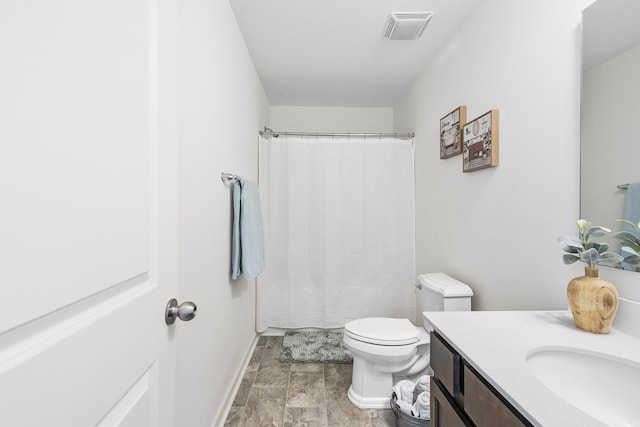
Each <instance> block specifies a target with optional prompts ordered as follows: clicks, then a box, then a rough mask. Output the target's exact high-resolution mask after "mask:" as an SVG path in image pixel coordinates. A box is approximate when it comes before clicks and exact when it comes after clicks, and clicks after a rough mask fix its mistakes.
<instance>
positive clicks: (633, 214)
mask: <svg viewBox="0 0 640 427" xmlns="http://www.w3.org/2000/svg"><path fill="white" fill-rule="evenodd" d="M624 219H626V220H627V221H629V222H632V223H634V224H638V223H639V222H640V182H634V183H633V184H629V188H627V201H626V203H625V210H624ZM622 229H623V230H626V231H629V232H631V233H633V232H634V228H633V227H631V226H630V225H629V224H625V225H624V226H623V227H622ZM620 254H621V255H622V256H627V255H629V254H628V253H627V252H625V251H624V250H623V251H621V253H620ZM622 268H624V269H625V270H632V271H635V269H636V266H635V265H631V264H628V263H626V262H623V263H622Z"/></svg>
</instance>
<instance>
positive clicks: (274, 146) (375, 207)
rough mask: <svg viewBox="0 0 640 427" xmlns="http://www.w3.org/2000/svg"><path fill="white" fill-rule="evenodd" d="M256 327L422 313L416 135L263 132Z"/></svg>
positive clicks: (328, 324)
mask: <svg viewBox="0 0 640 427" xmlns="http://www.w3.org/2000/svg"><path fill="white" fill-rule="evenodd" d="M259 159H260V160H259V162H260V163H259V186H260V197H261V199H262V206H263V222H264V237H265V249H266V265H267V267H266V270H265V272H264V273H263V274H262V275H260V276H259V278H258V282H257V300H256V307H257V313H256V330H257V331H258V332H259V333H262V332H265V331H266V330H267V329H269V328H276V329H299V328H323V329H330V328H341V327H343V326H344V324H345V323H346V322H348V321H351V320H354V319H358V318H362V317H404V318H413V315H414V311H415V310H414V286H413V284H414V277H415V255H414V254H415V247H414V241H415V225H414V223H415V221H414V217H415V200H414V195H415V194H414V138H413V134H316V133H314V134H307V133H292V132H282V133H277V132H273V131H269V130H266V129H265V131H264V132H260V137H259Z"/></svg>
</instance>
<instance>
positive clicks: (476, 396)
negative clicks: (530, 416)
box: [431, 331, 532, 427]
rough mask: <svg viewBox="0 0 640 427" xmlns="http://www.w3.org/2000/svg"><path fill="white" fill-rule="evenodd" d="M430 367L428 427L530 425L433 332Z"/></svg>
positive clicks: (515, 426) (512, 426) (510, 426)
mask: <svg viewBox="0 0 640 427" xmlns="http://www.w3.org/2000/svg"><path fill="white" fill-rule="evenodd" d="M431 368H432V369H433V372H434V374H433V376H432V377H431V427H449V426H456V427H457V426H472V427H473V426H475V427H522V426H532V424H531V423H530V422H529V421H527V420H526V419H525V418H524V417H523V416H522V415H521V414H520V413H519V412H518V411H517V410H516V409H515V408H514V407H513V406H512V405H511V404H510V403H509V402H507V401H506V399H505V398H504V397H503V396H502V395H500V393H498V391H497V390H495V388H494V387H493V386H492V385H491V384H489V383H488V382H487V381H486V380H485V379H484V378H483V377H482V376H481V375H480V374H479V373H478V372H476V370H475V369H474V368H473V367H472V366H471V365H470V364H469V363H468V362H467V361H465V360H464V359H463V358H462V357H461V356H460V354H458V353H457V352H456V351H455V349H454V348H453V347H452V346H451V345H450V344H449V343H448V342H447V341H446V340H445V339H444V338H442V337H441V336H440V335H438V333H437V332H435V331H434V332H431Z"/></svg>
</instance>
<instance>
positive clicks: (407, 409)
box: [396, 399, 413, 416]
mask: <svg viewBox="0 0 640 427" xmlns="http://www.w3.org/2000/svg"><path fill="white" fill-rule="evenodd" d="M396 405H398V408H400V412H404V413H405V414H407V415H412V416H413V405H412V404H411V403H409V402H405V401H404V400H400V399H397V400H396Z"/></svg>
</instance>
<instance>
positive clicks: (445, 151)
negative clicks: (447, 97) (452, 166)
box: [440, 105, 467, 159]
mask: <svg viewBox="0 0 640 427" xmlns="http://www.w3.org/2000/svg"><path fill="white" fill-rule="evenodd" d="M466 120H467V107H466V106H465V105H461V106H459V107H458V108H456V109H455V110H453V111H452V112H450V113H449V114H447V115H446V116H444V117H443V118H441V119H440V158H441V159H448V158H449V157H453V156H456V155H458V154H461V153H462V127H463V126H464V124H465V122H466Z"/></svg>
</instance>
